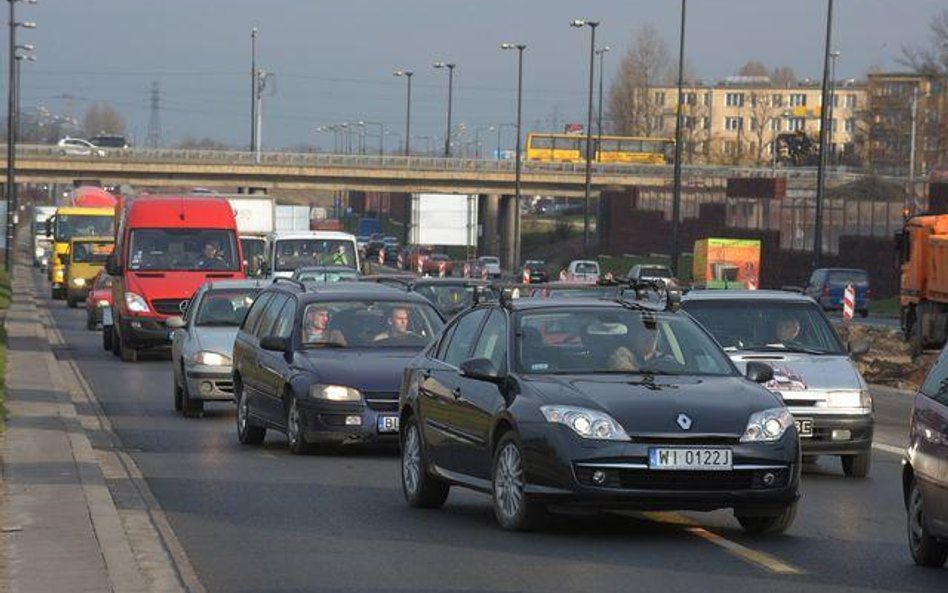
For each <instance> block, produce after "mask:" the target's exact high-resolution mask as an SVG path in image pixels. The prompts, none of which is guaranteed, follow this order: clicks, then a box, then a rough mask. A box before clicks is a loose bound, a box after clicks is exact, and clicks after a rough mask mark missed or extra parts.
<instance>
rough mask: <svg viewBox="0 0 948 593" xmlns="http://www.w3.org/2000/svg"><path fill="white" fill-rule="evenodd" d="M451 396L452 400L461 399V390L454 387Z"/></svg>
mask: <svg viewBox="0 0 948 593" xmlns="http://www.w3.org/2000/svg"><path fill="white" fill-rule="evenodd" d="M451 395H453V396H454V399H461V388H460V387H455V388H454V390H453V391H452V392H451Z"/></svg>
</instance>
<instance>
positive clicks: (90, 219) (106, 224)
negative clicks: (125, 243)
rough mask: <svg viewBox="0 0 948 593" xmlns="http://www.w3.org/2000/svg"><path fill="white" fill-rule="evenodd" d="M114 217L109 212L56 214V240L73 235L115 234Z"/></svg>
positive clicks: (106, 235)
mask: <svg viewBox="0 0 948 593" xmlns="http://www.w3.org/2000/svg"><path fill="white" fill-rule="evenodd" d="M114 225H115V218H114V217H113V216H112V215H111V214H57V215H56V233H55V235H56V241H58V242H64V241H68V240H69V239H72V238H73V237H111V236H112V235H114V234H115V226H114Z"/></svg>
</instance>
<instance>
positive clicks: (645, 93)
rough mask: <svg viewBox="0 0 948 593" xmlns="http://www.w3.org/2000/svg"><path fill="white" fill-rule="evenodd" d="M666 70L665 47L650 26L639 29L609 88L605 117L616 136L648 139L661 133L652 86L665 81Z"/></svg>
mask: <svg viewBox="0 0 948 593" xmlns="http://www.w3.org/2000/svg"><path fill="white" fill-rule="evenodd" d="M670 69H671V53H670V51H669V49H668V44H667V43H665V40H664V39H662V38H661V37H660V36H659V34H658V32H657V31H656V29H655V28H654V27H652V26H651V25H645V26H643V27H642V28H641V29H639V31H638V32H637V33H636V36H635V38H634V39H633V41H632V45H631V46H629V49H628V51H626V54H625V56H624V57H623V58H622V63H621V64H620V66H619V75H618V76H617V77H616V79H615V81H614V82H613V83H612V86H611V87H610V89H609V116H610V119H611V120H612V121H613V125H614V126H615V131H616V132H617V133H619V134H630V135H640V136H652V135H654V134H655V133H657V132H660V131H661V115H662V109H663V108H662V105H661V102H660V101H659V100H658V99H659V97H657V96H656V91H654V87H655V86H657V85H658V84H660V83H662V82H665V81H667V80H668V76H669V71H670Z"/></svg>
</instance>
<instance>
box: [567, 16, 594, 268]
mask: <svg viewBox="0 0 948 593" xmlns="http://www.w3.org/2000/svg"><path fill="white" fill-rule="evenodd" d="M570 26H571V27H589V28H590V30H591V31H592V35H591V36H590V40H589V106H588V109H587V112H586V189H585V198H586V200H585V203H584V205H583V253H584V254H586V255H588V254H589V199H590V194H592V156H593V148H592V120H593V82H594V79H595V74H596V69H595V64H596V28H597V27H598V26H599V21H584V20H580V19H576V20H574V21H572V22H570Z"/></svg>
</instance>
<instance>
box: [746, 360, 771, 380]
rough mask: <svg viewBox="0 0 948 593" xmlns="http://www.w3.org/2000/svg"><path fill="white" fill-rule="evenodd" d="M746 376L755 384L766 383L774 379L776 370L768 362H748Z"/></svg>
mask: <svg viewBox="0 0 948 593" xmlns="http://www.w3.org/2000/svg"><path fill="white" fill-rule="evenodd" d="M744 375H745V376H746V377H747V378H748V379H750V380H751V381H753V382H754V383H766V382H768V381H770V380H772V379H773V378H774V369H773V367H771V366H770V365H769V364H767V363H766V362H756V361H755V362H748V363H747V370H746V372H745V373H744Z"/></svg>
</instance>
